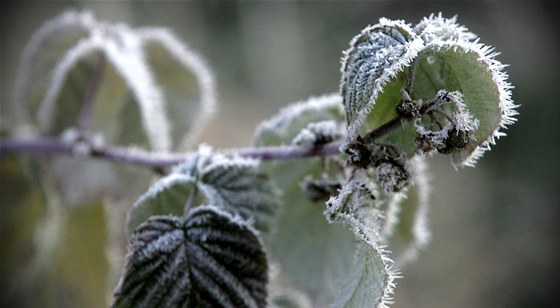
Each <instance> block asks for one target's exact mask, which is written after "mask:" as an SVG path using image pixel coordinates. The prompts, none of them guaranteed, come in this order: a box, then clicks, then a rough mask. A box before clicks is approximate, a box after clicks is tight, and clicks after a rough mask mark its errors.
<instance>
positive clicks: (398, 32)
mask: <svg viewBox="0 0 560 308" xmlns="http://www.w3.org/2000/svg"><path fill="white" fill-rule="evenodd" d="M421 47H422V41H421V40H420V39H419V38H418V37H417V36H416V34H415V33H414V32H413V30H412V28H411V27H410V25H408V24H406V23H405V22H403V21H392V20H388V19H386V18H382V19H380V21H379V24H377V25H374V26H369V27H367V28H365V29H364V30H362V32H361V33H360V34H358V35H357V36H356V37H354V38H353V39H352V41H351V42H350V48H349V49H348V50H346V51H345V52H344V56H343V60H342V69H341V71H342V79H341V84H340V91H341V94H342V96H343V104H344V108H345V110H346V120H347V123H348V133H349V137H350V138H352V139H354V138H355V137H356V136H357V134H359V133H360V128H361V126H362V124H363V123H364V121H365V120H366V117H367V115H368V114H369V113H370V112H371V111H372V109H374V108H375V107H376V105H378V96H379V95H380V94H381V93H382V92H383V91H384V88H385V87H386V86H387V85H388V84H389V83H390V81H391V79H393V78H395V77H396V76H397V74H399V73H400V72H402V71H403V70H404V69H405V68H406V67H408V66H409V65H410V64H411V62H412V61H413V60H414V58H415V57H416V55H417V53H418V50H419V49H420V48H421ZM398 91H400V89H398ZM398 91H397V94H398V93H400V92H398Z"/></svg>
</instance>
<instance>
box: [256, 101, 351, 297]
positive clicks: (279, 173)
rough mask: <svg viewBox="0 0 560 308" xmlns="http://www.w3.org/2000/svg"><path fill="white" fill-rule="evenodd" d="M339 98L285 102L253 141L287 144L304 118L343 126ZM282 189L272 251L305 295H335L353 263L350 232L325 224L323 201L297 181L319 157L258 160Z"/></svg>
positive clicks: (314, 169) (317, 169) (312, 170)
mask: <svg viewBox="0 0 560 308" xmlns="http://www.w3.org/2000/svg"><path fill="white" fill-rule="evenodd" d="M341 101H342V99H341V97H340V96H338V95H327V96H322V97H315V98H311V99H309V100H308V101H304V102H299V103H296V104H293V105H291V106H288V107H286V108H285V109H283V110H282V111H280V112H279V113H278V114H277V115H276V116H274V117H272V118H271V119H269V120H267V121H265V122H263V124H261V125H260V126H259V129H258V131H257V134H256V136H255V141H254V143H255V144H256V145H257V146H275V145H286V144H290V143H291V141H292V139H293V138H294V137H295V136H296V135H298V133H299V132H300V131H301V130H302V129H304V128H305V127H307V125H308V124H309V123H315V122H320V121H328V120H334V121H336V122H337V123H339V124H340V125H344V114H343V109H342V103H341ZM260 168H261V169H262V170H263V171H265V172H266V173H267V174H269V175H270V176H271V177H273V178H274V179H275V182H276V183H277V184H278V186H279V188H280V189H281V190H282V192H283V197H282V203H283V204H282V205H283V207H282V211H281V212H280V214H279V217H278V222H277V229H276V231H275V232H274V234H273V236H272V237H271V239H270V244H269V246H270V248H271V255H272V256H274V257H275V259H276V261H277V262H278V263H279V264H280V266H281V270H282V271H283V272H284V274H285V275H286V276H287V277H288V279H290V281H291V282H292V283H293V285H294V286H295V287H297V288H300V289H301V290H303V291H305V292H306V293H307V294H309V295H310V297H311V298H312V301H313V302H314V305H319V306H324V305H326V304H328V303H329V302H332V301H333V300H334V295H335V294H336V290H338V289H339V288H340V284H341V283H342V282H343V279H344V277H345V276H346V273H347V272H348V271H349V269H350V266H351V264H352V257H353V252H354V248H355V240H354V236H353V234H352V233H351V232H349V231H348V228H347V227H346V226H343V225H340V224H329V223H328V222H327V221H326V220H325V218H324V216H323V211H324V207H325V205H324V202H321V201H319V202H312V201H311V200H310V199H309V198H308V197H307V196H306V195H305V194H304V192H303V191H302V189H301V186H300V185H301V183H302V182H303V180H304V179H305V177H307V176H309V175H311V176H314V177H319V175H320V173H321V170H322V163H321V160H320V159H319V158H313V159H308V160H305V161H301V160H293V161H285V162H270V163H266V164H261V167H260Z"/></svg>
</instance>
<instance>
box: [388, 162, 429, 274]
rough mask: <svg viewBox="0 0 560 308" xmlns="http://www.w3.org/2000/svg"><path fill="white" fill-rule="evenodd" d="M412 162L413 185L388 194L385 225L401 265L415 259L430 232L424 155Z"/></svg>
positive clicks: (395, 257)
mask: <svg viewBox="0 0 560 308" xmlns="http://www.w3.org/2000/svg"><path fill="white" fill-rule="evenodd" d="M411 165H412V167H411V169H412V185H411V186H410V188H409V189H408V191H407V192H406V193H399V194H393V195H391V196H389V197H388V202H387V206H386V209H385V213H386V214H385V223H384V225H383V229H382V233H383V236H384V237H385V238H387V241H388V242H389V243H390V244H389V245H390V248H391V251H392V252H393V254H392V256H393V258H394V260H395V263H396V264H397V266H398V267H399V268H402V266H404V265H406V264H407V263H408V262H410V261H413V260H414V259H415V258H416V257H417V254H418V251H419V250H420V249H422V248H424V247H425V246H426V245H427V244H428V242H429V241H430V236H431V235H430V230H429V225H428V210H429V200H428V199H429V191H430V187H429V186H430V185H429V183H428V175H427V166H426V162H425V158H422V157H419V156H415V157H414V158H413V159H412V160H411Z"/></svg>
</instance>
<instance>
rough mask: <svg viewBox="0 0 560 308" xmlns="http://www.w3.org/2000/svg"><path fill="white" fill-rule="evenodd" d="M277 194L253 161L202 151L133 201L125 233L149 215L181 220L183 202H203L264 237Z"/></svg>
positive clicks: (184, 203) (271, 226) (270, 223)
mask: <svg viewBox="0 0 560 308" xmlns="http://www.w3.org/2000/svg"><path fill="white" fill-rule="evenodd" d="M198 192H201V193H202V195H201V196H199V195H198ZM193 194H194V195H195V196H194V197H193V196H192V195H193ZM278 194H279V192H278V191H277V189H276V187H275V186H274V185H273V183H272V182H271V181H270V179H269V178H268V177H267V176H266V175H265V174H263V173H262V172H260V171H259V170H258V169H257V162H256V161H255V160H251V159H244V158H238V157H237V158H229V157H226V156H224V155H222V154H214V153H211V152H210V151H209V149H208V150H206V149H202V150H201V151H200V152H199V154H197V155H195V156H194V157H191V158H190V159H188V160H187V161H185V162H184V163H183V164H181V165H178V166H177V167H176V168H175V169H174V170H173V171H172V172H171V174H169V175H168V176H165V177H163V178H162V179H160V180H158V181H157V182H156V183H154V184H153V185H152V187H151V188H150V189H149V190H148V191H147V192H146V193H145V194H143V195H142V196H141V197H140V198H139V199H138V201H136V203H135V204H134V206H133V207H132V208H131V210H130V211H129V214H128V221H127V229H128V232H129V233H131V232H132V231H133V230H134V229H135V228H136V226H138V224H140V223H141V222H143V221H145V220H146V219H148V217H150V216H152V215H165V214H167V215H177V216H182V213H183V212H184V210H185V205H186V203H187V202H191V203H192V205H193V206H196V205H199V204H201V203H203V202H202V200H203V199H204V200H206V202H204V203H208V204H213V205H214V206H216V207H220V208H222V210H224V211H226V212H229V213H231V214H233V215H239V216H241V217H243V218H244V219H246V220H249V221H251V223H253V224H254V226H255V228H257V230H259V231H261V232H263V234H268V233H270V232H271V231H272V228H273V227H274V223H273V219H274V215H275V213H276V211H277V210H278V208H279V202H278V198H279V195H278ZM191 198H194V199H191ZM202 198H203V199H202ZM189 200H192V201H189Z"/></svg>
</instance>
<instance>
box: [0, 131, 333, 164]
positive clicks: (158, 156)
mask: <svg viewBox="0 0 560 308" xmlns="http://www.w3.org/2000/svg"><path fill="white" fill-rule="evenodd" d="M339 147H340V143H338V142H333V143H329V144H326V145H323V146H318V147H314V148H307V147H301V146H277V147H262V148H244V149H237V150H227V151H224V154H225V155H231V156H233V155H238V156H241V157H246V158H255V159H261V160H289V159H301V158H307V157H314V156H329V155H336V154H340V151H339ZM14 153H30V154H64V155H76V151H75V150H74V147H73V146H72V145H71V144H68V143H64V142H62V141H60V140H59V139H56V138H36V139H29V140H2V139H0V158H2V157H3V156H4V155H7V154H14ZM81 155H84V154H83V153H82V154H81ZM192 155H194V153H156V152H150V151H146V150H142V149H134V148H124V147H117V146H105V147H101V148H92V149H91V150H90V151H89V153H86V154H85V156H86V157H92V158H98V159H105V160H109V161H113V162H119V163H125V164H130V165H136V166H142V167H150V168H166V167H171V166H173V165H176V164H178V163H180V162H182V161H184V160H186V159H188V158H189V157H191V156H192Z"/></svg>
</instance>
